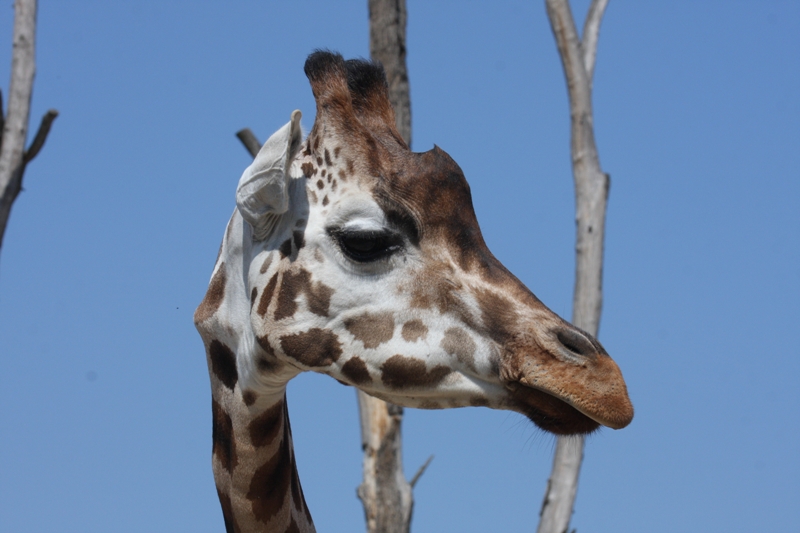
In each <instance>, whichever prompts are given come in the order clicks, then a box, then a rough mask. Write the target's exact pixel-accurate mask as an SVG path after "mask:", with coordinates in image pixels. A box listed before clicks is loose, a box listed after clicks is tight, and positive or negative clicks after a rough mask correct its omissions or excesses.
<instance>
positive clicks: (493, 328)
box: [475, 290, 519, 346]
mask: <svg viewBox="0 0 800 533" xmlns="http://www.w3.org/2000/svg"><path fill="white" fill-rule="evenodd" d="M475 300H477V302H478V307H480V310H481V319H482V321H483V325H484V328H485V329H486V333H487V334H488V335H489V337H491V338H492V340H494V341H495V342H497V343H498V344H500V345H501V346H504V345H505V344H506V343H508V342H509V341H510V340H511V339H512V338H513V337H514V330H515V329H516V325H517V322H518V321H519V317H518V315H517V312H516V310H515V309H516V306H515V305H514V304H513V303H512V302H511V301H510V300H508V299H507V298H505V297H503V296H500V295H499V294H497V293H495V292H493V291H490V290H477V291H475Z"/></svg>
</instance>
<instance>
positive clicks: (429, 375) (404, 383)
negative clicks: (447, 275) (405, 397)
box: [381, 355, 452, 389]
mask: <svg viewBox="0 0 800 533" xmlns="http://www.w3.org/2000/svg"><path fill="white" fill-rule="evenodd" d="M381 372H382V373H383V374H382V375H381V378H382V379H383V383H384V384H385V385H386V386H387V387H390V388H392V389H403V388H432V387H435V386H436V385H438V384H439V383H441V381H442V380H443V379H444V378H445V377H446V376H447V375H448V374H450V372H452V371H451V370H450V368H448V367H446V366H444V365H436V366H435V367H433V368H431V369H430V370H428V369H427V368H426V365H425V361H423V360H422V359H416V358H414V357H405V356H402V355H393V356H391V357H390V358H389V359H387V360H386V361H385V362H384V363H383V364H382V365H381Z"/></svg>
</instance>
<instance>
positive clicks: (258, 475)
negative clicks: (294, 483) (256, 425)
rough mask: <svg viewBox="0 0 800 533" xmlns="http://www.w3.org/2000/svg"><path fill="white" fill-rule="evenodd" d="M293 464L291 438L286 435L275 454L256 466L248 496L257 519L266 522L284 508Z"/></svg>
mask: <svg viewBox="0 0 800 533" xmlns="http://www.w3.org/2000/svg"><path fill="white" fill-rule="evenodd" d="M292 466H293V462H292V454H291V448H290V446H289V439H287V438H286V435H284V438H283V440H282V441H281V445H280V446H279V447H278V450H277V452H276V453H275V455H273V456H272V457H270V458H269V460H268V461H267V462H266V463H264V464H263V465H261V466H260V467H258V468H256V470H255V472H253V477H252V479H251V480H250V487H249V490H248V491H247V496H246V497H247V499H248V500H250V505H251V508H252V511H253V517H254V518H255V519H256V520H258V521H260V522H263V523H264V524H266V523H268V522H269V521H270V520H271V519H272V518H273V517H274V516H275V515H277V514H278V512H279V511H280V510H281V508H283V502H284V501H285V500H286V494H287V492H288V491H289V483H291V479H292Z"/></svg>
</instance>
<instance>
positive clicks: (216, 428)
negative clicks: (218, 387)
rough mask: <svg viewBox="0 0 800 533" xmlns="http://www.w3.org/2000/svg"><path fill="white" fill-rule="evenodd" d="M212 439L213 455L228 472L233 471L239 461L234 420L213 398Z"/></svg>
mask: <svg viewBox="0 0 800 533" xmlns="http://www.w3.org/2000/svg"><path fill="white" fill-rule="evenodd" d="M211 435H212V437H211V439H212V441H213V443H214V444H213V449H212V455H213V456H214V457H215V458H216V459H217V461H219V464H220V465H221V466H222V468H224V469H225V471H226V472H228V473H230V472H233V469H234V468H235V467H236V463H237V462H238V459H237V456H236V441H235V440H234V438H233V422H232V421H231V417H230V416H229V415H228V413H226V412H225V411H224V410H223V409H222V406H220V404H218V403H217V402H216V400H214V399H213V398H212V400H211Z"/></svg>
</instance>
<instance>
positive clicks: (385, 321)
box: [344, 312, 394, 348]
mask: <svg viewBox="0 0 800 533" xmlns="http://www.w3.org/2000/svg"><path fill="white" fill-rule="evenodd" d="M344 327H345V328H347V331H349V332H350V333H352V334H353V337H355V339H356V340H359V341H361V342H363V343H364V348H377V347H378V346H380V345H381V344H383V343H384V342H388V341H390V340H392V337H393V336H394V317H393V315H392V313H389V312H386V313H364V314H362V315H359V316H357V317H353V318H348V319H347V320H345V321H344Z"/></svg>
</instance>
